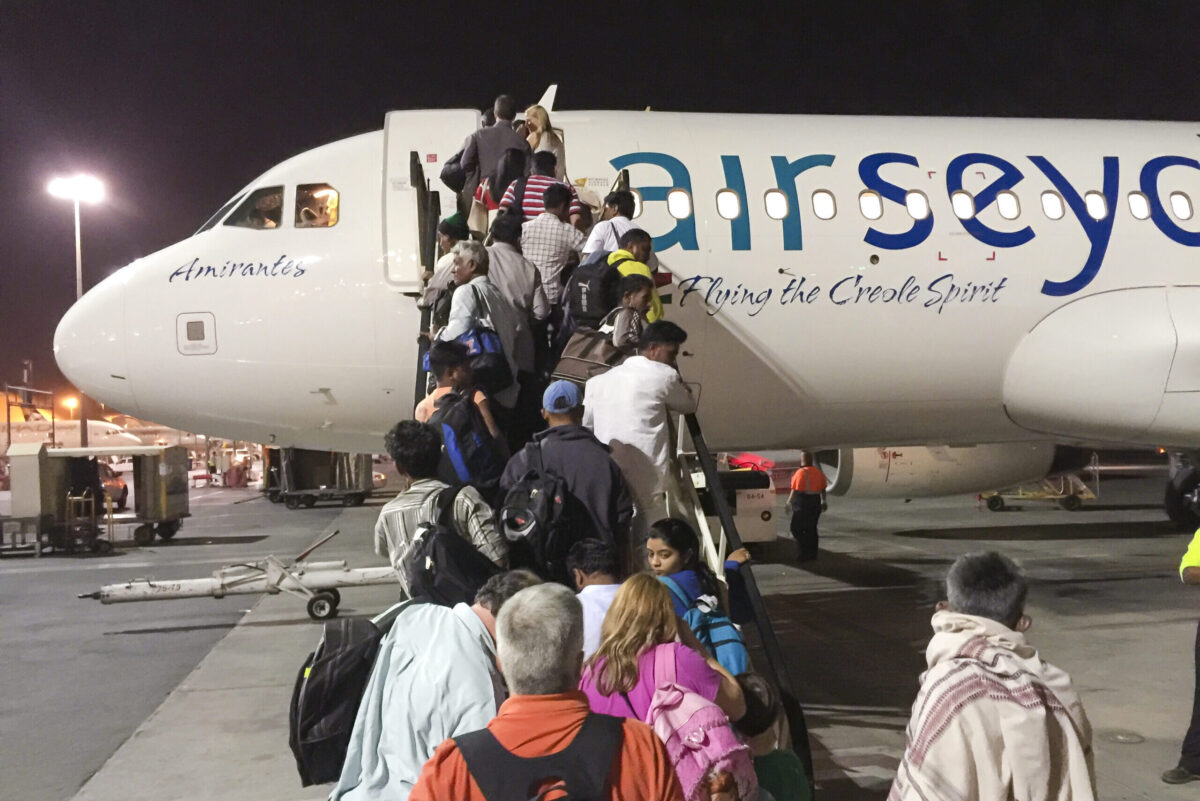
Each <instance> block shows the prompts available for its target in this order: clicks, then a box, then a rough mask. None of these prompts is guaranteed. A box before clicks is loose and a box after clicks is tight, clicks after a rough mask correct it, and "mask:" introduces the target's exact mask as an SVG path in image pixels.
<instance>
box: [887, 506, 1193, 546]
mask: <svg viewBox="0 0 1200 801" xmlns="http://www.w3.org/2000/svg"><path fill="white" fill-rule="evenodd" d="M1124 508H1128V507H1122V509H1124ZM1073 514H1079V513H1078V512H1075V513H1073ZM894 536H896V537H909V538H917V539H927V540H1015V541H1019V542H1039V541H1051V540H1110V539H1111V540H1116V539H1149V538H1152V537H1177V536H1179V531H1178V530H1177V529H1176V528H1175V526H1174V525H1173V524H1172V523H1171V521H1169V520H1156V521H1153V522H1137V523H1124V522H1115V523H1093V522H1090V521H1084V520H1081V521H1079V522H1078V523H1054V524H1048V523H1042V524H1037V525H1032V526H970V527H964V528H944V529H929V528H916V529H909V530H907V531H897V532H896V533H895V534H894Z"/></svg>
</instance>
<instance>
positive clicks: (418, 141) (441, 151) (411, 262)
mask: <svg viewBox="0 0 1200 801" xmlns="http://www.w3.org/2000/svg"><path fill="white" fill-rule="evenodd" d="M479 122H480V114H479V112H478V111H476V110H475V109H455V110H450V111H391V112H388V115H387V117H386V120H385V122H384V188H383V215H384V225H383V230H384V254H385V257H386V266H385V276H386V279H387V282H388V284H390V285H391V286H392V287H394V288H395V289H396V290H397V291H400V292H404V293H416V292H418V291H420V289H421V278H422V275H423V274H424V272H425V271H426V270H427V269H428V270H432V269H433V265H434V261H436V255H437V254H436V246H435V244H434V231H435V229H436V226H437V221H438V220H440V219H441V218H442V217H444V216H446V215H448V214H451V213H453V212H454V210H455V208H456V205H455V204H456V199H455V195H454V193H453V192H452V191H450V189H449V188H448V187H447V186H445V185H444V184H443V183H442V181H441V178H440V176H441V171H442V168H443V167H444V166H445V165H446V162H447V161H449V160H450V158H451V157H453V156H454V155H455V154H456V153H458V152H459V150H460V149H461V147H462V145H463V142H464V141H465V140H466V138H467V137H468V136H470V135H471V134H472V133H474V132H475V131H476V130H477V129H478V128H479Z"/></svg>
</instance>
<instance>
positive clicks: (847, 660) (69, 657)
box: [0, 480, 1200, 801]
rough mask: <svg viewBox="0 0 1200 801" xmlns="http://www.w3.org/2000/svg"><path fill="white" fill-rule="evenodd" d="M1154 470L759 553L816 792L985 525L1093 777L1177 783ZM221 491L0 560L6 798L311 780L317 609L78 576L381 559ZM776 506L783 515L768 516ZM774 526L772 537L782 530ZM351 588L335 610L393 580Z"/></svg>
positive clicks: (891, 519) (1168, 536) (363, 600)
mask: <svg viewBox="0 0 1200 801" xmlns="http://www.w3.org/2000/svg"><path fill="white" fill-rule="evenodd" d="M1161 492H1162V484H1161V482H1159V481H1156V480H1142V481H1112V482H1108V483H1106V484H1105V485H1103V486H1102V493H1101V497H1100V499H1099V500H1098V501H1096V502H1093V503H1092V504H1090V505H1088V506H1085V507H1084V509H1083V510H1081V511H1079V512H1074V513H1072V512H1066V511H1063V510H1060V509H1058V508H1056V507H1053V506H1049V505H1046V504H1037V505H1030V507H1029V508H1027V509H1024V510H1021V511H1006V512H1001V513H992V512H987V511H985V510H981V509H979V508H978V507H977V504H976V503H975V501H974V500H973V499H972V498H963V497H958V498H946V499H933V500H914V501H913V502H911V503H904V502H902V501H892V500H889V501H848V500H843V499H837V498H832V499H831V502H830V511H829V512H828V513H827V515H826V516H825V517H824V518H823V519H822V526H821V528H822V553H821V557H820V559H819V560H818V561H817V562H816V563H815V564H812V565H808V566H806V569H803V570H801V569H799V568H797V567H795V566H793V565H787V564H780V563H774V562H772V561H770V559H771V555H772V554H773V553H775V552H778V553H782V554H787V553H790V552H791V549H790V547H779V548H774V549H770V550H769V551H768V552H765V553H762V554H761V555H762V557H763V558H762V559H761V561H760V562H759V563H758V564H756V566H755V568H754V570H755V575H756V576H757V577H758V579H759V581H760V584H761V585H762V586H763V588H764V590H765V591H766V592H767V593H768V603H769V606H770V608H771V610H772V616H773V619H774V621H775V626H776V630H777V632H778V633H779V635H780V639H781V642H782V646H783V649H784V651H785V654H786V656H787V657H788V661H789V665H790V666H791V670H792V681H793V683H794V684H795V685H796V687H797V689H798V692H799V696H800V699H801V701H802V702H803V704H804V706H805V710H806V713H807V720H808V726H809V729H810V733H811V742H812V746H813V751H814V759H815V763H816V778H817V783H818V791H819V797H820V798H822V799H833V800H834V801H859V800H860V799H861V800H863V801H865V800H866V799H882V798H884V797H885V796H886V794H887V788H888V785H889V783H890V781H891V776H892V773H893V772H894V770H895V767H896V764H897V762H898V760H899V757H900V754H901V753H902V750H903V745H904V726H905V724H906V722H907V719H908V713H909V708H910V705H911V703H912V700H913V697H914V696H915V693H916V688H917V677H918V675H919V674H920V672H921V670H922V669H923V667H924V662H923V656H922V653H923V649H924V645H925V643H926V641H927V640H928V637H929V625H928V620H929V615H930V613H931V611H932V606H933V603H934V602H935V601H936V600H937V599H938V598H939V595H940V593H939V590H938V580H939V578H940V576H941V575H942V573H944V571H945V568H946V567H947V566H948V565H949V563H950V562H951V561H952V560H953V558H954V557H955V556H957V555H958V554H960V553H963V552H965V551H969V550H978V549H983V548H999V549H1001V550H1003V551H1005V552H1006V553H1008V554H1010V555H1012V556H1014V557H1015V558H1017V559H1018V560H1019V561H1021V562H1022V564H1023V565H1024V566H1025V567H1026V569H1027V571H1028V573H1029V575H1030V578H1031V581H1032V586H1031V591H1030V604H1029V613H1030V614H1031V616H1032V617H1033V618H1034V626H1033V629H1032V630H1031V632H1030V635H1029V637H1030V640H1031V642H1032V643H1033V644H1034V645H1036V646H1037V647H1039V649H1040V650H1041V652H1042V654H1043V656H1044V657H1045V658H1046V659H1047V660H1049V661H1051V662H1054V663H1055V664H1057V665H1059V666H1061V667H1063V668H1064V669H1066V670H1067V671H1069V672H1070V673H1071V675H1072V676H1073V677H1074V679H1075V684H1076V687H1077V689H1078V690H1079V692H1080V694H1081V696H1082V699H1083V703H1084V705H1085V707H1086V709H1087V711H1088V714H1089V715H1090V717H1091V721H1092V725H1093V727H1094V729H1095V732H1096V738H1095V751H1096V766H1097V773H1098V776H1099V784H1100V795H1101V797H1102V798H1105V799H1173V798H1179V799H1183V798H1191V797H1193V795H1194V792H1195V790H1194V788H1192V787H1187V786H1184V787H1169V786H1167V785H1164V784H1162V783H1161V782H1160V781H1159V779H1158V776H1159V774H1160V773H1161V772H1162V771H1163V770H1164V769H1166V768H1168V767H1171V766H1172V765H1174V763H1175V759H1176V757H1177V755H1178V746H1179V741H1180V739H1181V738H1182V736H1183V732H1184V729H1185V728H1186V726H1187V722H1188V717H1189V714H1190V705H1191V698H1192V684H1193V674H1192V644H1193V640H1194V636H1195V622H1196V617H1197V613H1198V612H1200V592H1197V591H1196V589H1195V588H1191V587H1186V586H1184V585H1181V584H1180V582H1179V580H1178V577H1177V574H1176V572H1175V571H1176V566H1177V565H1178V560H1179V556H1180V554H1181V553H1182V551H1183V549H1184V548H1185V547H1186V544H1187V541H1188V537H1187V535H1184V534H1179V533H1177V532H1174V531H1172V530H1171V528H1170V527H1169V526H1168V524H1167V523H1166V520H1165V516H1164V515H1163V513H1162V512H1161V510H1160V509H1159V506H1158V501H1159V500H1160V498H1161ZM251 497H253V494H252V493H249V492H247V491H236V490H197V491H194V493H193V512H194V514H195V516H194V517H193V518H192V519H191V520H189V521H188V523H187V525H186V526H185V527H184V529H183V530H182V531H181V532H180V533H179V535H178V537H177V538H176V541H175V542H173V543H172V544H170V545H163V544H157V545H156V546H154V547H153V548H144V549H138V548H134V547H132V546H130V547H129V548H128V549H124V548H123V549H122V550H123V551H124V552H123V553H121V554H119V555H114V556H111V557H93V556H88V557H78V558H68V557H50V558H43V559H40V560H35V559H33V558H32V557H6V558H4V559H3V560H2V561H0V577H2V578H0V676H3V677H4V691H3V693H0V743H2V746H0V747H2V749H3V753H4V758H3V759H0V796H3V797H5V798H10V797H11V798H21V799H33V800H35V801H36V800H40V799H47V800H49V799H66V798H72V797H74V798H77V799H88V800H89V801H92V800H95V801H100V800H108V799H112V800H113V801H116V799H122V801H129V800H130V799H143V798H144V799H151V798H153V799H205V801H209V800H210V799H214V798H220V799H289V800H290V799H319V798H324V797H325V795H326V793H327V789H328V788H327V787H314V788H307V789H304V788H301V787H300V784H299V780H298V779H297V777H296V773H295V769H294V765H293V762H292V757H291V754H290V752H289V751H288V749H287V700H288V698H289V696H290V693H291V689H292V684H293V681H294V679H295V674H296V671H297V669H298V668H299V666H300V663H301V661H302V660H303V658H304V655H305V654H306V653H307V652H308V651H309V650H311V649H312V647H313V646H314V644H315V643H316V640H317V638H318V637H319V634H320V626H319V625H318V624H316V623H313V622H312V621H310V620H308V618H307V616H306V614H305V612H304V607H303V604H301V603H300V602H299V601H297V600H295V599H293V598H290V597H287V596H271V597H266V598H263V599H261V600H256V599H255V597H253V596H242V597H231V598H226V599H222V600H213V599H207V598H204V599H196V600H182V601H164V602H155V603H143V604H123V605H112V606H103V605H101V604H99V603H97V602H95V601H81V600H77V599H76V598H75V595H76V594H77V593H79V592H86V591H90V590H94V589H97V588H98V587H99V586H100V585H101V584H104V583H110V582H115V581H119V580H123V579H130V578H135V577H139V576H144V575H154V576H156V577H159V578H178V577H193V576H194V577H198V576H202V575H205V574H207V573H208V572H210V571H211V570H212V569H214V568H216V567H219V566H220V565H222V564H226V563H230V562H236V561H242V560H250V559H255V558H261V557H262V556H264V555H266V554H268V553H275V554H278V555H286V554H294V553H296V552H298V551H300V550H301V549H302V548H303V547H305V546H306V545H307V544H308V543H310V542H311V541H312V540H314V539H315V538H316V537H317V536H318V535H319V534H321V533H322V532H325V531H330V530H333V529H334V528H339V529H341V531H342V533H341V535H339V537H337V538H335V539H334V540H333V541H332V542H330V543H329V544H328V545H326V546H324V547H323V548H322V558H329V559H340V558H346V559H349V560H351V562H352V564H354V565H356V566H358V565H367V564H379V563H381V560H379V559H378V558H377V557H375V556H374V555H373V554H372V553H371V546H370V536H371V528H372V525H373V523H374V518H375V516H376V514H377V512H378V505H379V504H381V503H382V502H383V499H382V498H380V499H376V500H375V501H374V505H373V506H367V507H362V508H350V509H343V508H341V507H316V508H314V509H311V510H299V511H289V510H286V509H284V508H283V507H282V506H273V505H270V504H267V503H265V502H263V501H250V502H248V503H241V504H235V503H234V502H235V501H237V500H244V499H247V498H251ZM778 519H779V520H780V521H781V524H785V523H786V520H785V518H784V516H782V515H781V516H780V517H779V518H778ZM782 545H786V544H785V543H781V546H782ZM391 595H392V591H391V589H390V588H387V587H373V588H364V589H358V590H348V591H346V592H345V593H344V600H343V612H344V613H345V614H356V613H358V614H371V613H374V612H375V611H377V610H379V609H381V608H383V607H384V606H386V605H387V604H388V603H389V600H390V597H391Z"/></svg>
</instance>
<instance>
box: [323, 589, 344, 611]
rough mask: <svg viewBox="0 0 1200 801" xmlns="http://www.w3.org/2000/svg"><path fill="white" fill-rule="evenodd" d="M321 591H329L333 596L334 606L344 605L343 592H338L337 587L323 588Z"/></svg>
mask: <svg viewBox="0 0 1200 801" xmlns="http://www.w3.org/2000/svg"><path fill="white" fill-rule="evenodd" d="M321 592H327V593H329V594H330V595H332V596H333V605H334V606H341V605H342V594H341V593H340V592H338V590H337V587H330V588H329V589H327V590H321Z"/></svg>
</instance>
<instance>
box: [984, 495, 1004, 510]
mask: <svg viewBox="0 0 1200 801" xmlns="http://www.w3.org/2000/svg"><path fill="white" fill-rule="evenodd" d="M987 508H988V509H989V510H991V511H993V512H999V511H1000V510H1001V509H1003V508H1004V499H1003V498H1001V497H1000V496H999V495H993V496H992V497H990V498H988V499H987Z"/></svg>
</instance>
